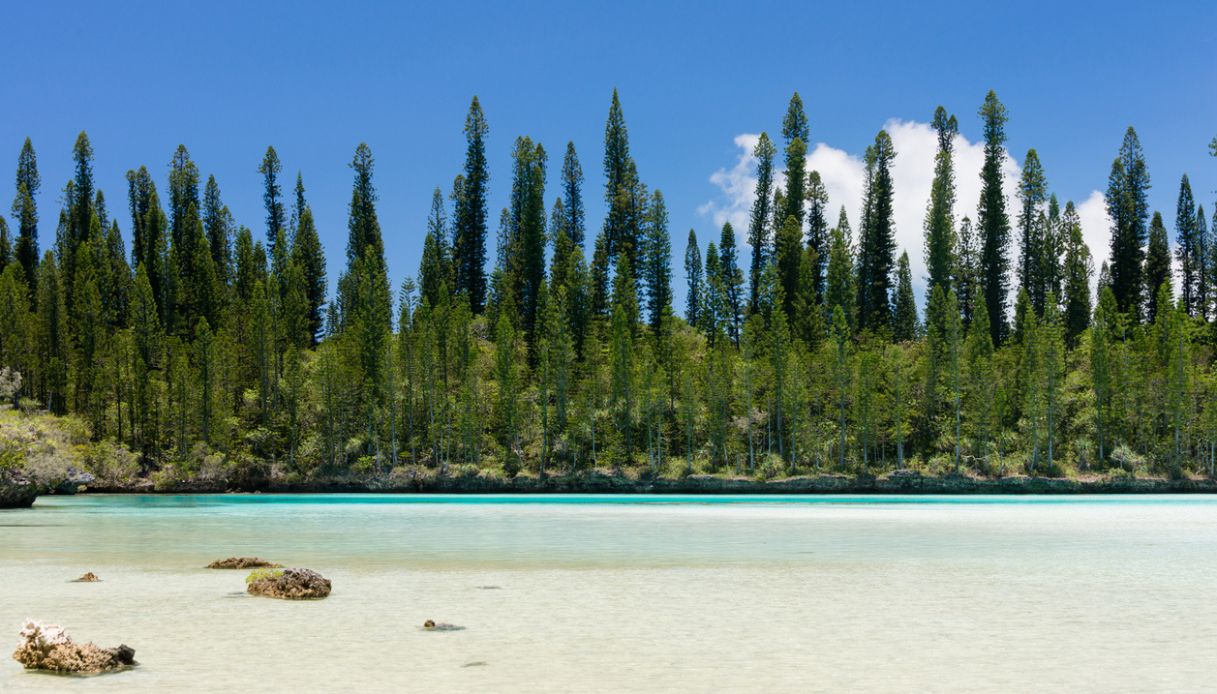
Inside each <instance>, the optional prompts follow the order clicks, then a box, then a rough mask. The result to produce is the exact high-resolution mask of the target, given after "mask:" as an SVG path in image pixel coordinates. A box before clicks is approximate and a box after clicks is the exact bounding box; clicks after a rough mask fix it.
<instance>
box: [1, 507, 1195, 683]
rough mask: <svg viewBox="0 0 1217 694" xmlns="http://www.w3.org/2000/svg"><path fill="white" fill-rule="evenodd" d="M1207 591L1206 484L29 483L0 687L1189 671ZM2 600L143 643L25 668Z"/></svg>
mask: <svg viewBox="0 0 1217 694" xmlns="http://www.w3.org/2000/svg"><path fill="white" fill-rule="evenodd" d="M230 555H259V556H262V557H265V558H268V559H272V560H276V561H280V562H282V563H284V564H287V565H289V566H304V567H309V568H313V569H316V570H318V571H320V572H321V573H322V574H324V575H326V576H327V577H329V578H330V579H332V580H333V583H334V592H333V594H332V595H331V596H330V597H329V598H328V599H326V600H322V601H314V602H285V601H277V600H269V599H263V598H254V597H249V596H246V595H245V594H244V592H243V591H244V580H243V579H244V576H245V572H242V571H210V570H204V569H202V568H201V567H203V566H204V565H206V564H207V563H208V562H210V561H212V560H214V559H218V558H222V557H227V556H230ZM85 571H93V572H95V573H97V574H98V575H99V576H100V577H101V578H102V582H100V583H93V584H79V583H71V582H70V580H71V579H73V578H75V577H76V576H78V575H80V574H82V573H84V572H85ZM1215 594H1217V497H1210V496H1113V497H1098V496H1095V497H1087V496H1082V497H1078V496H1070V497H1055V496H1054V497H1008V496H1004V497H926V496H910V497H894V496H853V497H846V496H814V497H794V496H762V497H746V496H712V497H693V496H673V497H665V496H388V495H386V496H379V495H191V496H107V495H86V496H79V497H46V498H41V499H39V500H38V502H37V503H36V504H35V506H34V508H33V509H32V510H21V511H0V650H3V651H4V652H3V653H0V657H2V659H0V691H2V692H6V693H7V692H25V691H31V692H60V691H69V692H144V691H147V692H185V691H252V690H262V691H293V692H341V691H360V690H362V691H443V692H515V691H520V692H625V691H692V692H712V691H713V692H720V691H733V692H742V691H765V692H808V691H843V690H851V691H856V690H872V691H901V692H916V691H969V692H970V691H1061V692H1065V691H1068V692H1076V691H1204V690H1211V689H1212V688H1213V687H1214V686H1217V685H1215V684H1214V682H1215V680H1214V674H1213V667H1212V664H1213V662H1214V655H1213V654H1214V653H1215V652H1217V600H1215V599H1214V595H1215ZM26 617H33V618H36V619H39V620H42V621H49V622H54V623H58V624H61V625H63V626H65V627H66V628H68V630H69V631H70V632H71V633H72V634H73V636H74V637H75V638H77V639H81V640H92V641H95V642H97V643H99V644H101V645H117V644H118V643H120V642H122V643H126V644H128V645H130V646H132V647H134V648H135V650H136V658H137V660H139V661H140V663H141V666H140V667H139V668H137V669H135V670H132V671H129V672H124V673H119V674H112V675H105V676H100V677H92V678H65V677H58V676H50V675H43V674H36V673H29V672H25V671H23V670H22V669H21V667H20V665H18V664H17V663H16V662H14V661H12V660H10V659H8V653H9V652H11V651H10V650H9V647H8V646H6V645H5V644H6V637H5V634H8V635H9V637H7V641H11V643H12V645H15V644H16V641H17V631H18V630H19V629H20V625H21V622H22V620H23V619H24V618H26ZM426 619H435V620H436V621H441V622H449V623H454V624H458V625H462V626H464V627H466V628H465V629H464V630H463V631H453V632H444V633H437V632H426V631H423V630H422V629H421V628H420V625H421V624H422V623H423V621H424V620H426Z"/></svg>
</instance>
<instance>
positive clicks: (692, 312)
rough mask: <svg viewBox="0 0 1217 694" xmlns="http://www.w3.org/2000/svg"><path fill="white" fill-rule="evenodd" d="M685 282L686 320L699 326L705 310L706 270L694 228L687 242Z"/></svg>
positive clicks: (690, 231)
mask: <svg viewBox="0 0 1217 694" xmlns="http://www.w3.org/2000/svg"><path fill="white" fill-rule="evenodd" d="M685 284H686V287H687V290H686V293H685V321H686V322H687V323H688V324H689V325H692V326H699V325H701V324H702V312H703V311H704V310H705V270H704V268H703V267H702V263H701V248H699V247H698V245H697V232H695V231H694V230H692V229H690V230H689V240H688V242H687V243H686V244H685Z"/></svg>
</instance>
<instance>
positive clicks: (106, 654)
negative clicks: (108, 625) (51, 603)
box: [13, 619, 139, 675]
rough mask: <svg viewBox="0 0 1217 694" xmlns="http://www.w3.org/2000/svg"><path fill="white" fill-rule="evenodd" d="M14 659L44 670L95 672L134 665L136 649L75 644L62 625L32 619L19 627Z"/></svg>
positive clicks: (27, 667)
mask: <svg viewBox="0 0 1217 694" xmlns="http://www.w3.org/2000/svg"><path fill="white" fill-rule="evenodd" d="M13 660H16V661H17V662H19V663H21V664H22V665H23V666H25V668H26V669H27V670H46V671H48V672H59V673H67V674H82V675H87V674H96V673H99V672H113V671H115V670H124V669H126V668H129V667H134V666H135V665H138V664H139V663H136V662H135V649H134V648H131V647H130V646H127V645H125V644H124V645H120V646H117V647H115V648H102V647H101V646H95V645H93V644H92V643H83V644H82V643H76V642H75V641H73V640H72V637H70V636H68V634H67V632H66V631H64V630H63V628H62V627H59V626H55V625H54V624H40V623H39V622H35V621H34V620H32V619H27V620H26V621H25V626H24V627H23V628H22V629H21V643H20V644H19V645H18V646H17V650H16V651H15V652H14V653H13Z"/></svg>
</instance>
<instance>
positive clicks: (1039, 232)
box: [1018, 149, 1048, 316]
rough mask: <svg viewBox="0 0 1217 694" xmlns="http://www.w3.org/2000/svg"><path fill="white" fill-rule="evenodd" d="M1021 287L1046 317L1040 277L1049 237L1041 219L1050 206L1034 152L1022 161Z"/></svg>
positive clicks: (1020, 215)
mask: <svg viewBox="0 0 1217 694" xmlns="http://www.w3.org/2000/svg"><path fill="white" fill-rule="evenodd" d="M1018 199H1019V212H1018V230H1019V247H1018V286H1019V288H1021V289H1025V290H1026V291H1027V296H1028V297H1030V299H1031V306H1032V307H1033V308H1034V309H1035V314H1036V315H1037V316H1041V315H1043V314H1044V291H1043V289H1044V287H1043V285H1044V282H1043V277H1042V276H1041V274H1040V268H1041V266H1042V265H1043V262H1042V259H1041V254H1042V253H1043V252H1044V246H1045V236H1046V234H1047V233H1048V230H1047V228H1046V225H1045V224H1044V223H1043V221H1044V218H1043V216H1042V213H1043V209H1044V206H1045V205H1046V204H1047V203H1048V180H1047V178H1046V177H1045V176H1044V167H1043V166H1042V165H1041V164H1040V158H1039V155H1038V154H1036V151H1035V150H1034V149H1030V150H1027V157H1026V158H1025V159H1024V160H1023V175H1022V178H1021V179H1019V182H1018Z"/></svg>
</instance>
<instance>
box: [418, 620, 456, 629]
mask: <svg viewBox="0 0 1217 694" xmlns="http://www.w3.org/2000/svg"><path fill="white" fill-rule="evenodd" d="M464 629H465V627H458V626H457V625H455V624H445V623H443V622H436V621H435V620H433V619H428V620H427V621H425V622H423V631H463V630H464Z"/></svg>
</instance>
